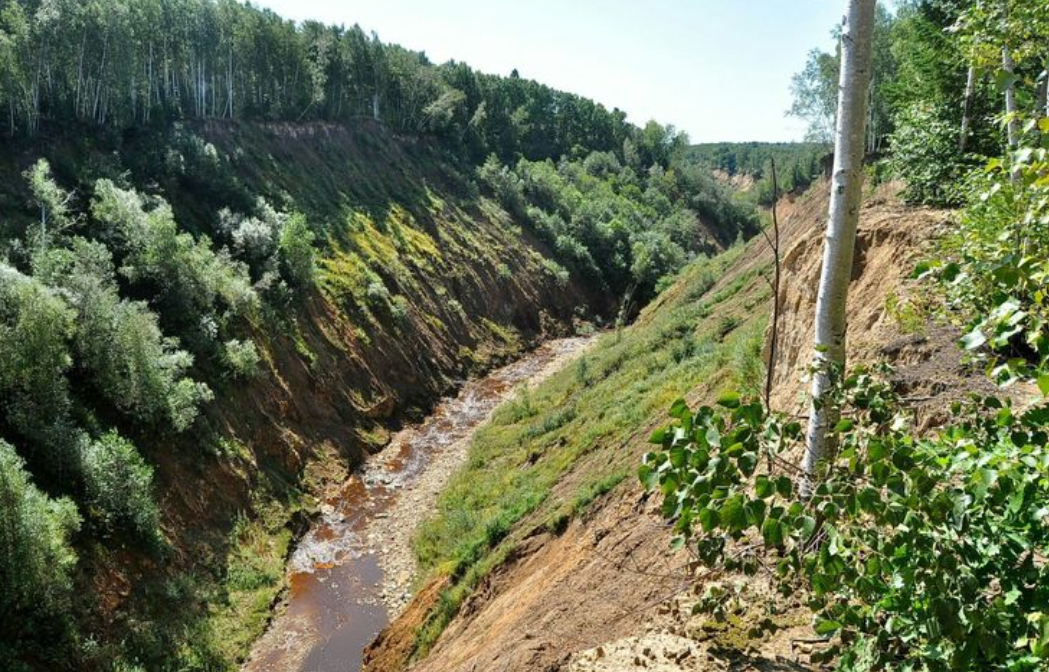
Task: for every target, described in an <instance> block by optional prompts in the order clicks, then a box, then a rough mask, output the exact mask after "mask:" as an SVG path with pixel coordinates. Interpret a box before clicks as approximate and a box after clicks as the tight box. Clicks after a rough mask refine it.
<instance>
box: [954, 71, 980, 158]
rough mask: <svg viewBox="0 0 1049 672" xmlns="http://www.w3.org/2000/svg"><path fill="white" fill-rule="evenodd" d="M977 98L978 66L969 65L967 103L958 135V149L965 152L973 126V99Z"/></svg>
mask: <svg viewBox="0 0 1049 672" xmlns="http://www.w3.org/2000/svg"><path fill="white" fill-rule="evenodd" d="M975 98H976V66H973V65H970V66H969V75H968V77H966V79H965V103H964V107H963V108H962V133H961V135H960V136H959V137H958V151H960V152H964V151H965V148H966V146H967V145H968V144H969V130H970V128H971V127H972V114H973V101H974V100H975Z"/></svg>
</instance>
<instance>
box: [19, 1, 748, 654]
mask: <svg viewBox="0 0 1049 672" xmlns="http://www.w3.org/2000/svg"><path fill="white" fill-rule="evenodd" d="M123 9H129V10H130V11H127V12H125V11H121V10H123ZM172 12H173V13H172ZM169 14H170V15H169ZM169 21H170V22H174V23H173V24H172V25H175V26H178V27H180V28H181V29H180V30H176V31H173V32H171V33H170V39H167V40H164V41H163V42H162V43H161V42H158V41H156V40H155V39H154V38H155V35H157V34H158V33H157V31H156V25H157V22H161V23H163V22H169ZM0 38H2V39H0V54H2V57H3V61H4V62H5V63H7V64H9V65H10V69H9V74H10V77H8V78H7V79H5V80H4V81H3V82H0V101H2V103H3V105H4V107H6V109H7V112H8V114H7V119H6V121H7V125H8V127H9V131H10V134H11V135H12V136H13V137H11V138H8V139H6V140H5V141H4V149H5V152H4V154H5V156H7V157H10V160H7V161H4V162H3V163H2V164H0V178H2V179H0V208H2V211H3V213H4V215H3V219H2V220H0V336H3V337H4V339H5V342H10V343H11V344H12V345H11V347H5V348H4V349H3V351H2V352H0V408H2V410H3V412H2V415H0V437H2V439H0V440H2V441H4V442H5V443H4V446H9V447H10V448H9V452H11V455H12V458H11V459H9V460H7V461H5V462H4V465H5V466H4V470H5V479H6V481H5V482H9V484H10V488H9V489H10V491H11V492H12V493H14V494H13V495H12V498H10V499H5V500H4V501H5V502H7V504H3V505H0V516H3V517H4V519H5V520H6V521H7V523H9V525H10V526H11V529H16V530H19V534H22V535H25V536H26V538H27V539H29V538H32V539H33V540H34V541H32V543H30V542H28V541H27V542H26V543H27V544H28V546H27V548H29V549H30V550H29V551H27V552H31V553H33V554H36V555H35V556H34V558H37V559H39V558H55V559H54V560H49V561H37V560H33V561H32V562H28V561H27V562H21V561H15V560H17V559H13V560H12V561H11V562H8V563H4V564H3V566H2V567H0V583H2V584H3V585H5V586H11V591H12V595H13V596H12V597H11V600H10V601H9V602H8V603H5V606H7V607H9V608H10V609H9V612H10V613H11V614H13V615H15V617H13V618H9V619H4V622H3V624H2V625H0V661H2V663H3V664H4V665H25V666H28V668H29V669H36V668H40V667H54V666H60V667H61V666H65V667H69V668H73V667H79V668H102V667H114V666H116V667H119V666H120V665H124V664H126V665H127V666H135V665H138V666H142V667H144V668H145V669H150V670H154V669H155V670H163V669H182V670H192V669H228V668H230V667H232V666H233V665H235V664H236V661H237V659H238V658H240V657H242V656H243V655H244V654H245V652H246V647H247V645H248V644H249V643H250V640H251V638H252V637H254V636H257V635H258V634H259V632H260V631H261V628H262V627H264V625H265V619H266V615H267V613H268V610H269V608H270V606H271V604H272V602H273V599H274V597H275V596H276V595H277V594H278V592H279V591H280V589H281V587H282V585H283V581H284V575H283V572H282V571H281V570H280V568H281V566H282V563H283V559H284V555H285V553H286V550H287V548H288V547H289V544H290V542H291V537H292V529H293V528H295V527H296V526H297V525H299V524H301V521H302V518H303V516H304V515H305V513H306V512H308V511H309V509H310V506H311V499H310V496H309V493H310V492H316V491H317V489H318V488H319V487H320V485H322V481H323V478H324V476H317V475H316V474H315V473H314V471H320V472H322V473H323V472H325V470H327V472H330V473H331V474H334V475H336V476H337V475H338V474H340V473H342V470H341V469H340V468H339V467H338V466H335V465H337V464H338V463H342V462H345V461H347V460H349V461H350V462H352V461H353V460H355V459H360V456H361V455H362V454H364V452H365V451H366V450H368V449H371V448H374V447H375V445H377V444H380V443H381V442H382V441H383V440H384V437H385V436H386V425H387V424H388V423H390V422H392V421H395V420H396V418H397V417H400V416H401V414H403V413H404V412H405V411H406V410H407V409H408V408H409V407H425V406H426V405H427V404H428V403H430V402H431V401H432V400H433V399H434V398H436V396H437V395H439V394H441V393H443V392H444V391H446V389H447V387H448V386H449V385H450V384H451V380H453V379H457V378H460V377H462V376H463V375H468V374H469V373H470V372H473V371H476V370H478V369H479V368H481V367H484V366H486V365H488V364H490V363H491V361H493V359H495V358H498V357H500V356H506V355H507V354H509V353H512V352H514V351H516V350H517V349H519V348H520V347H522V345H523V343H524V340H525V339H524V338H522V336H524V337H528V338H531V337H534V336H537V335H539V334H542V333H550V332H554V331H559V330H565V329H567V328H569V325H570V324H571V323H572V322H573V320H579V319H586V318H596V319H602V318H603V317H605V316H611V315H612V314H613V311H614V310H616V308H617V306H618V304H620V303H623V304H625V305H627V306H628V310H629V311H630V312H628V313H624V315H626V316H629V315H630V314H632V313H633V311H634V310H636V306H638V305H640V304H643V303H644V302H645V301H647V300H648V299H649V298H650V297H651V296H652V295H653V294H654V292H655V291H656V289H657V288H659V287H661V286H662V285H663V284H665V283H666V280H665V279H666V278H668V277H670V276H673V275H674V274H675V273H676V272H677V271H678V270H679V269H680V268H681V267H682V266H683V265H685V264H686V263H688V262H689V261H690V260H691V259H694V258H696V257H697V256H699V255H701V254H703V253H709V252H713V251H716V250H719V249H722V248H723V247H724V246H726V245H727V244H729V243H730V242H731V241H733V240H735V239H737V238H738V237H740V236H749V235H751V234H753V233H754V232H756V230H757V228H756V218H755V214H754V212H753V210H752V209H751V208H750V207H748V206H746V205H739V204H736V203H733V202H732V201H731V199H730V197H729V196H728V194H727V193H726V192H725V191H724V190H723V189H722V188H721V187H719V186H718V185H717V184H715V183H714V182H713V181H712V180H710V179H709V178H708V177H706V176H705V175H704V174H703V173H702V171H701V170H699V169H696V168H693V167H689V166H686V165H684V164H682V163H681V162H680V150H681V148H682V147H683V146H684V145H685V144H687V141H686V140H685V138H684V137H683V136H682V135H681V134H679V133H677V132H676V131H674V129H673V128H672V127H664V126H661V125H659V124H657V123H654V122H653V123H650V124H648V125H647V126H646V127H644V128H636V127H634V126H631V125H629V124H626V122H625V121H624V115H623V114H621V113H619V112H617V111H613V112H608V111H606V110H604V109H603V108H601V106H599V105H596V104H594V103H592V102H591V101H587V100H585V99H581V98H578V97H576V96H572V95H570V94H564V93H561V92H557V91H554V90H552V89H549V88H547V87H544V86H541V85H539V84H536V83H534V82H530V81H528V80H524V79H521V78H519V77H516V76H514V77H509V78H500V77H494V76H487V75H481V74H478V73H474V72H472V71H471V70H470V69H469V68H468V67H466V66H464V65H462V64H447V65H443V66H434V65H432V64H430V63H428V62H427V61H426V60H425V57H423V56H422V55H420V54H415V53H412V52H408V51H407V50H403V49H401V48H399V47H395V46H392V45H384V44H382V43H380V42H379V41H378V40H377V39H376V38H374V37H371V38H367V37H365V36H363V35H362V34H361V31H360V30H359V29H351V30H345V31H344V30H342V29H335V28H327V27H323V26H319V25H318V24H309V23H308V24H306V25H304V26H301V27H296V26H293V25H292V24H291V23H289V22H285V21H282V20H280V19H279V18H278V17H276V16H275V15H273V14H272V13H270V12H264V11H260V10H257V9H254V8H252V7H250V6H245V5H240V4H237V3H234V2H210V1H204V0H201V1H199V2H198V1H196V0H191V1H186V2H178V3H164V2H158V3H153V2H148V1H147V2H132V3H124V2H118V1H114V2H98V3H37V2H32V1H28V0H26V1H22V0H12V1H11V2H8V3H6V4H5V5H4V6H3V9H2V11H0ZM74 47H75V48H74ZM274 53H281V54H283V55H284V56H283V57H282V58H280V59H278V60H272V61H271V60H268V59H269V58H270V57H269V56H267V54H274ZM369 59H371V60H370V61H369ZM365 62H370V63H372V66H369V68H367V69H366V71H363V70H361V69H360V67H361V64H362V63H365ZM151 66H152V67H151ZM41 69H46V70H47V72H48V73H49V77H48V78H47V79H48V85H47V86H46V87H43V86H41V84H40V81H39V79H38V78H36V77H34V76H33V73H35V72H38V71H40V70H41ZM143 72H147V73H150V74H148V75H147V76H145V77H141V76H140V74H141V73H143ZM77 73H80V75H79V76H78V74H77ZM296 73H297V74H296ZM204 82H208V84H207V86H206V87H205V85H204ZM213 82H221V83H222V85H221V86H216V85H215V84H214V83H213ZM376 101H377V104H378V107H379V110H380V111H379V113H378V115H377V117H378V119H377V120H374V119H367V120H360V119H358V117H360V116H361V115H362V113H365V112H366V113H367V114H366V115H365V116H369V117H371V116H375V115H373V114H372V112H373V104H374V103H375V102H376ZM303 110H305V112H303ZM333 122H338V123H333ZM391 130H396V131H398V132H400V133H402V134H403V135H402V136H395V135H394V134H393V133H392V132H391ZM503 161H506V162H508V164H510V165H507V166H503V165H502V163H501V162H503ZM507 185H509V186H507ZM624 297H626V298H627V299H629V301H623V298H624ZM377 371H381V372H383V375H382V376H381V377H380V376H378V375H377V374H376V372H377ZM300 399H301V401H300ZM333 445H334V446H337V448H336V447H333ZM5 449H7V448H5ZM13 456H17V459H16V458H15V457H13ZM317 462H321V463H323V464H322V466H321V467H319V468H317V469H313V468H312V466H311V465H313V464H316V463H317ZM190 482H192V483H194V488H193V489H187V488H186V483H190ZM33 544H35V546H34V545H33ZM32 549H35V550H32ZM41 583H47V584H48V585H49V594H53V595H54V599H50V598H49V599H40V600H36V601H30V600H25V599H22V598H21V597H18V596H21V595H25V594H28V592H32V591H33V590H35V588H34V586H38V585H40V584H41ZM27 591H28V592H27Z"/></svg>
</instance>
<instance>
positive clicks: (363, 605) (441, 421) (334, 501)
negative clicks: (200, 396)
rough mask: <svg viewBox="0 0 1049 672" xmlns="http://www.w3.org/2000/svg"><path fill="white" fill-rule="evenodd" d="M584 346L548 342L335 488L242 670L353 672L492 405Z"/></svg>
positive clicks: (392, 607) (390, 611) (395, 605)
mask: <svg viewBox="0 0 1049 672" xmlns="http://www.w3.org/2000/svg"><path fill="white" fill-rule="evenodd" d="M591 341H592V339H589V338H566V339H560V340H555V341H550V342H547V343H545V344H543V345H542V346H540V347H539V348H538V349H537V350H536V351H534V352H532V353H530V354H528V355H526V356H525V357H523V358H522V359H520V360H519V361H517V362H515V363H513V364H510V365H508V366H505V367H503V368H501V369H498V370H497V371H494V372H492V373H491V374H489V375H488V376H485V377H483V378H481V379H479V380H475V381H471V382H469V383H467V384H466V385H465V386H464V387H463V389H462V390H461V391H460V393H459V395H458V396H457V397H455V398H454V399H446V400H445V401H443V402H442V403H441V404H439V405H438V406H437V408H436V409H435V410H434V412H433V414H432V415H430V416H429V417H428V418H427V419H426V420H425V421H424V422H422V423H419V424H418V425H415V426H412V427H409V428H407V429H404V430H402V431H401V432H399V433H397V434H396V435H395V436H394V437H393V439H392V440H391V441H390V443H389V445H388V446H387V447H386V448H385V449H383V451H381V452H380V453H379V454H377V455H375V456H374V457H373V458H371V459H370V460H368V461H367V462H366V463H365V465H364V466H363V468H362V469H361V470H360V471H359V472H358V473H357V474H354V475H353V476H352V477H350V478H349V479H348V480H347V481H346V482H344V483H343V484H342V485H341V486H339V487H337V488H333V489H332V491H331V492H330V493H329V494H328V496H327V498H326V501H325V502H324V504H323V505H322V507H321V513H322V515H321V517H320V519H319V520H318V521H317V522H316V523H315V524H314V526H313V527H312V529H311V530H310V532H309V533H307V535H306V536H305V537H304V538H303V540H302V541H301V543H300V544H299V545H298V547H297V548H296V550H295V552H294V553H293V555H292V558H291V562H290V565H289V575H290V576H289V579H290V580H289V583H290V590H289V592H288V594H287V596H286V599H285V602H284V604H283V613H282V614H281V615H280V616H279V617H278V618H277V619H276V620H275V621H274V622H273V624H272V625H271V627H270V628H269V630H268V632H267V633H266V635H264V636H263V637H262V639H260V640H259V642H257V644H256V646H255V648H254V651H253V654H252V656H251V658H250V660H249V661H248V663H247V664H246V665H245V667H244V669H245V670H246V671H247V672H265V671H272V672H278V671H279V672H284V671H290V670H309V671H311V672H314V671H316V672H322V671H327V670H353V669H357V668H358V667H359V666H360V661H361V653H362V651H363V649H364V646H365V645H366V644H367V643H368V642H369V641H370V640H371V639H372V638H373V637H374V636H375V635H376V634H377V633H378V632H379V630H380V629H381V628H382V627H384V626H385V625H386V624H387V622H388V618H389V616H390V615H392V616H397V615H399V614H400V613H401V611H402V610H403V609H404V607H405V605H406V604H407V602H408V600H409V597H410V592H409V591H410V589H411V585H412V583H413V582H414V580H415V578H416V565H415V559H414V555H413V553H412V549H411V546H410V542H411V536H412V533H413V532H414V529H415V524H416V522H417V521H418V520H420V519H421V518H424V517H425V516H426V515H427V513H428V512H429V511H430V510H432V508H433V507H434V505H435V503H436V500H437V497H438V495H439V493H440V492H441V490H442V489H443V488H444V486H445V485H446V483H447V482H448V479H449V478H450V477H451V476H452V475H453V474H454V473H455V472H456V471H457V470H458V469H459V467H460V466H461V465H462V464H463V462H464V461H465V459H466V456H467V453H468V449H469V445H470V440H471V437H472V435H473V432H474V430H475V429H476V428H477V427H479V426H480V425H481V424H483V423H484V421H485V420H487V419H488V417H489V416H490V415H491V412H492V411H493V410H494V409H495V408H496V406H498V405H499V404H500V403H502V402H503V401H504V400H506V399H507V398H510V397H513V396H514V395H515V394H517V393H518V392H519V391H520V390H521V389H522V387H527V386H529V385H534V384H537V383H538V382H540V381H542V380H543V379H545V378H546V377H547V376H549V375H550V374H552V373H554V372H555V371H558V370H560V369H561V368H562V367H563V366H565V364H566V363H567V362H568V361H569V360H571V359H572V358H574V357H575V356H577V355H578V354H580V353H581V352H582V351H583V350H584V349H585V348H586V346H587V345H588V344H589V343H590V342H591Z"/></svg>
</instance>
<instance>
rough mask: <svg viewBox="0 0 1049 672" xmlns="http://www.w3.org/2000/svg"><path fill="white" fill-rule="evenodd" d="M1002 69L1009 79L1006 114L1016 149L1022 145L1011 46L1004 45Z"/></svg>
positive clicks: (1010, 134) (1007, 125)
mask: <svg viewBox="0 0 1049 672" xmlns="http://www.w3.org/2000/svg"><path fill="white" fill-rule="evenodd" d="M1002 70H1004V71H1005V73H1006V76H1007V77H1008V79H1007V80H1006V83H1005V115H1006V117H1007V118H1008V122H1007V124H1006V127H1007V129H1008V135H1009V147H1010V149H1016V148H1017V147H1018V146H1019V145H1020V120H1019V119H1017V118H1016V82H1014V81H1013V73H1014V72H1015V70H1016V64H1015V63H1013V56H1012V53H1011V52H1010V51H1009V47H1002Z"/></svg>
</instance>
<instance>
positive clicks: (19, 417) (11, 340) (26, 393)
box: [0, 262, 75, 460]
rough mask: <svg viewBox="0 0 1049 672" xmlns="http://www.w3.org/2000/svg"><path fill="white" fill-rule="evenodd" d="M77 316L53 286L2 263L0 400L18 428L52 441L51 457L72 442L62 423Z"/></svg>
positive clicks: (65, 416) (37, 439) (42, 441)
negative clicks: (71, 337)
mask: <svg viewBox="0 0 1049 672" xmlns="http://www.w3.org/2000/svg"><path fill="white" fill-rule="evenodd" d="M74 317H75V315H74V313H73V311H72V310H70V308H69V306H68V305H66V302H65V301H63V300H62V298H61V297H60V296H59V295H58V294H57V293H56V292H55V291H54V290H52V289H50V288H48V287H47V286H45V285H44V284H43V283H41V282H39V281H37V280H35V279H33V278H30V277H28V276H25V275H23V274H22V273H19V272H18V271H16V270H15V269H13V268H11V267H10V266H7V265H5V264H3V263H2V262H0V343H2V344H3V346H2V347H0V403H2V404H3V407H2V408H3V413H4V415H5V416H6V419H7V422H9V423H10V424H11V426H12V427H13V428H14V429H15V430H16V431H18V432H19V433H20V434H22V435H23V436H25V437H27V438H31V439H33V440H34V442H38V443H40V444H41V445H47V448H48V452H47V453H45V457H46V458H47V459H49V460H50V459H52V458H55V457H59V458H64V457H66V455H65V453H66V452H68V451H66V450H65V449H68V448H70V447H71V443H70V442H69V441H67V440H65V439H66V438H68V437H65V436H64V435H65V434H66V433H65V432H64V431H63V427H64V425H66V423H67V422H68V414H69V409H70V398H69V384H68V382H67V380H66V371H67V370H68V369H69V367H70V365H71V364H72V358H71V356H70V352H69V345H68V341H69V338H70V336H72V334H73V329H74ZM60 435H62V436H60ZM59 439H61V440H59ZM58 452H60V453H62V454H60V455H57V456H56V455H55V453H58Z"/></svg>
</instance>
